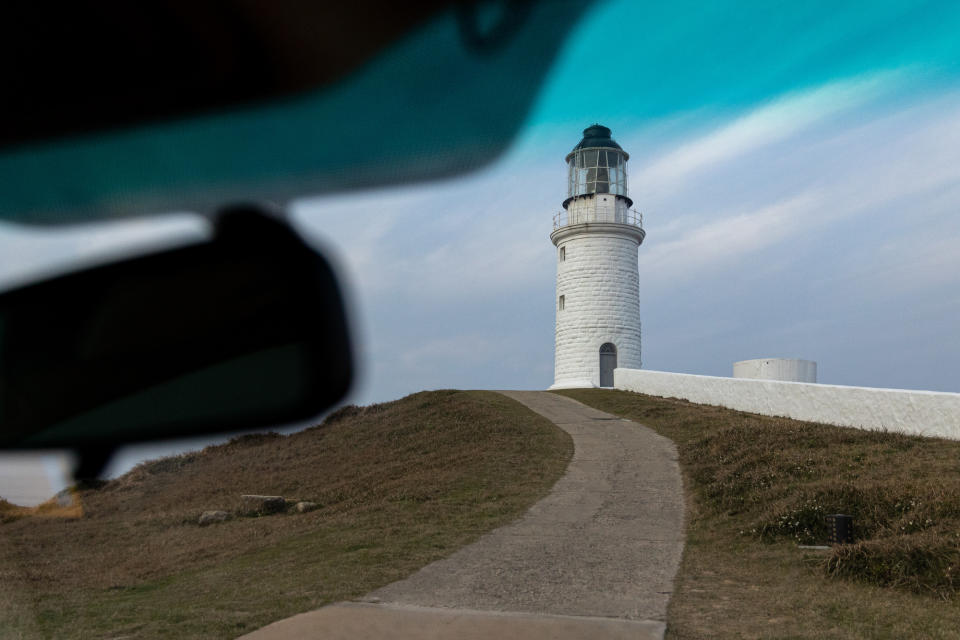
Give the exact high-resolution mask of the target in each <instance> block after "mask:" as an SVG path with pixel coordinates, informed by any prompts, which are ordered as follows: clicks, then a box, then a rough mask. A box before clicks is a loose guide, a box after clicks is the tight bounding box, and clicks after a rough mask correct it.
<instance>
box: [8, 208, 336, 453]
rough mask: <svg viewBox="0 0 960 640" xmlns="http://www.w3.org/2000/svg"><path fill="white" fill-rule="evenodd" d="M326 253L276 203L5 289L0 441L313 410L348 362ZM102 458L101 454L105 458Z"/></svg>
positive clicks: (246, 424)
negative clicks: (205, 237)
mask: <svg viewBox="0 0 960 640" xmlns="http://www.w3.org/2000/svg"><path fill="white" fill-rule="evenodd" d="M352 371H353V367H352V358H351V349H350V343H349V337H348V329H347V319H346V317H345V313H344V308H343V301H342V296H341V294H340V289H339V286H338V285H337V281H336V277H335V275H334V272H333V270H332V268H331V267H330V265H329V264H328V262H327V261H326V260H325V259H324V258H323V256H321V255H320V254H319V253H318V252H317V251H316V250H315V249H313V248H311V247H310V246H308V245H307V244H306V243H305V242H303V240H302V239H301V238H300V237H299V236H298V235H297V234H296V233H295V232H294V231H293V230H292V229H291V228H290V227H289V226H288V225H287V224H286V223H285V222H284V221H283V220H282V219H280V218H279V217H276V216H273V215H272V214H271V213H270V212H268V211H265V210H263V209H260V208H257V207H252V206H244V207H234V208H232V209H229V210H225V211H223V212H222V213H221V214H220V215H219V216H218V217H217V219H216V221H215V231H214V237H213V239H212V240H211V241H210V242H207V243H203V244H198V245H193V246H188V247H184V248H179V249H174V250H169V251H165V252H161V253H156V254H153V255H148V256H145V257H139V258H134V259H129V260H124V261H121V262H117V263H114V264H109V265H106V266H100V267H96V268H91V269H87V270H85V271H81V272H78V273H73V274H69V275H66V276H62V277H59V278H55V279H53V280H48V281H45V282H42V283H39V284H35V285H31V286H26V287H23V288H20V289H16V290H13V291H9V292H6V293H4V294H2V295H0V448H48V447H68V448H73V449H76V450H77V451H78V452H79V453H80V454H81V466H86V467H88V468H95V467H97V466H98V465H102V464H103V463H104V462H105V461H106V458H108V457H109V453H110V451H112V450H113V449H114V448H115V447H116V446H118V445H119V444H123V443H127V442H134V441H142V440H153V439H159V438H171V437H182V436H187V435H197V434H202V433H212V432H222V431H238V430H244V429H252V428H258V427H264V426H269V425H277V424H283V423H289V422H292V421H299V420H305V419H309V418H311V417H315V416H316V415H317V414H319V413H320V412H322V411H323V410H325V409H327V408H329V407H330V406H332V405H333V404H335V403H336V402H337V401H338V400H340V399H342V398H343V397H344V395H345V394H346V392H347V390H348V389H349V386H350V381H351V378H352ZM101 458H102V459H101Z"/></svg>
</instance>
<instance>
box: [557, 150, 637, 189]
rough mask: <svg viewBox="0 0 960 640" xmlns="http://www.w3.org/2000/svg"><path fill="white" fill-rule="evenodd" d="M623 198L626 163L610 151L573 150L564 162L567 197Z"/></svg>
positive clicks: (617, 153) (614, 152) (619, 153)
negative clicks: (608, 196) (617, 196)
mask: <svg viewBox="0 0 960 640" xmlns="http://www.w3.org/2000/svg"><path fill="white" fill-rule="evenodd" d="M590 193H613V194H615V195H620V196H626V195H627V172H626V160H625V158H624V155H623V153H621V152H619V151H615V150H613V149H577V150H576V151H574V152H573V153H572V154H571V155H570V158H569V160H568V161H567V195H568V196H569V197H571V198H573V197H576V196H582V195H586V194H590Z"/></svg>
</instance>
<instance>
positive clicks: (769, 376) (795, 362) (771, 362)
mask: <svg viewBox="0 0 960 640" xmlns="http://www.w3.org/2000/svg"><path fill="white" fill-rule="evenodd" d="M733 377H734V378H754V379H759V380H780V381H781V382H816V381H817V363H816V362H814V361H813V360H800V359H798V358H757V359H756V360H741V361H740V362H734V363H733Z"/></svg>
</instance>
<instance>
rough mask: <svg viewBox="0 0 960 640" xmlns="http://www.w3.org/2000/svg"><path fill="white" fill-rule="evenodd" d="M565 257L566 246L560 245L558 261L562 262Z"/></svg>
mask: <svg viewBox="0 0 960 640" xmlns="http://www.w3.org/2000/svg"><path fill="white" fill-rule="evenodd" d="M566 259H567V248H566V247H560V262H563V261H564V260H566Z"/></svg>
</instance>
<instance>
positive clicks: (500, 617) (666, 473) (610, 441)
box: [243, 391, 683, 640]
mask: <svg viewBox="0 0 960 640" xmlns="http://www.w3.org/2000/svg"><path fill="white" fill-rule="evenodd" d="M503 393H504V394H505V395H507V396H509V397H511V398H513V399H515V400H518V401H519V402H521V403H523V404H525V405H526V406H528V407H530V408H531V409H533V410H534V411H536V412H537V413H539V414H541V415H543V416H545V417H546V418H548V419H550V420H551V421H553V422H554V423H556V424H557V425H558V426H559V427H560V428H562V429H563V430H565V431H566V432H567V433H569V434H570V435H571V437H572V438H573V443H574V454H573V459H572V460H571V461H570V465H569V466H568V467H567V471H566V473H565V474H564V476H563V477H562V478H561V479H560V480H559V481H557V483H556V484H555V485H554V487H553V489H552V490H551V492H550V494H549V495H548V496H547V497H545V498H544V499H543V500H541V501H539V502H537V503H536V504H535V505H533V507H531V508H530V510H529V511H528V512H527V513H526V514H525V515H524V516H523V517H521V518H519V519H518V520H516V521H515V522H513V523H511V524H509V525H506V526H504V527H501V528H499V529H496V530H494V531H491V532H490V533H488V534H486V535H484V536H483V537H481V538H480V539H479V540H478V541H477V542H475V543H474V544H471V545H469V546H467V547H464V548H463V549H460V550H459V551H457V552H456V553H454V554H453V555H451V556H449V557H448V558H445V559H443V560H439V561H437V562H434V563H432V564H429V565H427V566H426V567H424V568H423V569H421V570H420V571H418V572H417V573H415V574H413V575H412V576H410V577H409V578H407V579H405V580H401V581H399V582H395V583H393V584H390V585H387V586H385V587H383V588H381V589H378V590H377V591H374V592H373V593H371V594H369V595H368V596H367V597H366V598H363V599H362V600H361V601H360V602H352V603H338V604H334V605H330V606H328V607H324V608H322V609H319V610H317V611H311V612H309V613H304V614H300V615H298V616H294V617H292V618H288V619H286V620H281V621H279V622H275V623H273V624H271V625H268V626H266V627H264V628H262V629H259V630H258V631H255V632H253V633H251V634H248V635H246V636H243V637H244V638H246V639H249V640H272V639H280V638H283V639H286V640H290V639H296V640H300V639H304V640H305V639H311V640H312V639H315V638H398V639H399V638H464V639H471V638H505V639H506V638H530V639H531V640H536V639H539V638H555V639H557V640H562V639H565V638H588V637H589V638H592V639H597V640H601V639H606V638H609V639H616V638H662V637H663V633H664V629H665V628H666V612H667V603H668V601H669V599H670V594H671V591H672V585H673V577H674V575H675V574H676V571H677V567H678V565H679V563H680V556H681V553H682V551H683V491H682V484H681V478H680V469H679V466H678V464H677V453H676V448H675V447H674V445H673V443H672V442H671V441H670V440H668V439H666V438H663V437H661V436H659V435H657V434H656V433H654V432H653V431H652V430H650V429H648V428H646V427H644V426H642V425H639V424H637V423H635V422H631V421H628V420H622V419H620V418H617V417H616V416H613V415H610V414H608V413H603V412H602V411H597V410H596V409H591V408H590V407H587V406H585V405H583V404H580V403H579V402H576V401H575V400H571V399H570V398H566V397H563V396H559V395H556V394H553V393H547V392H544V391H504V392H503Z"/></svg>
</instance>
